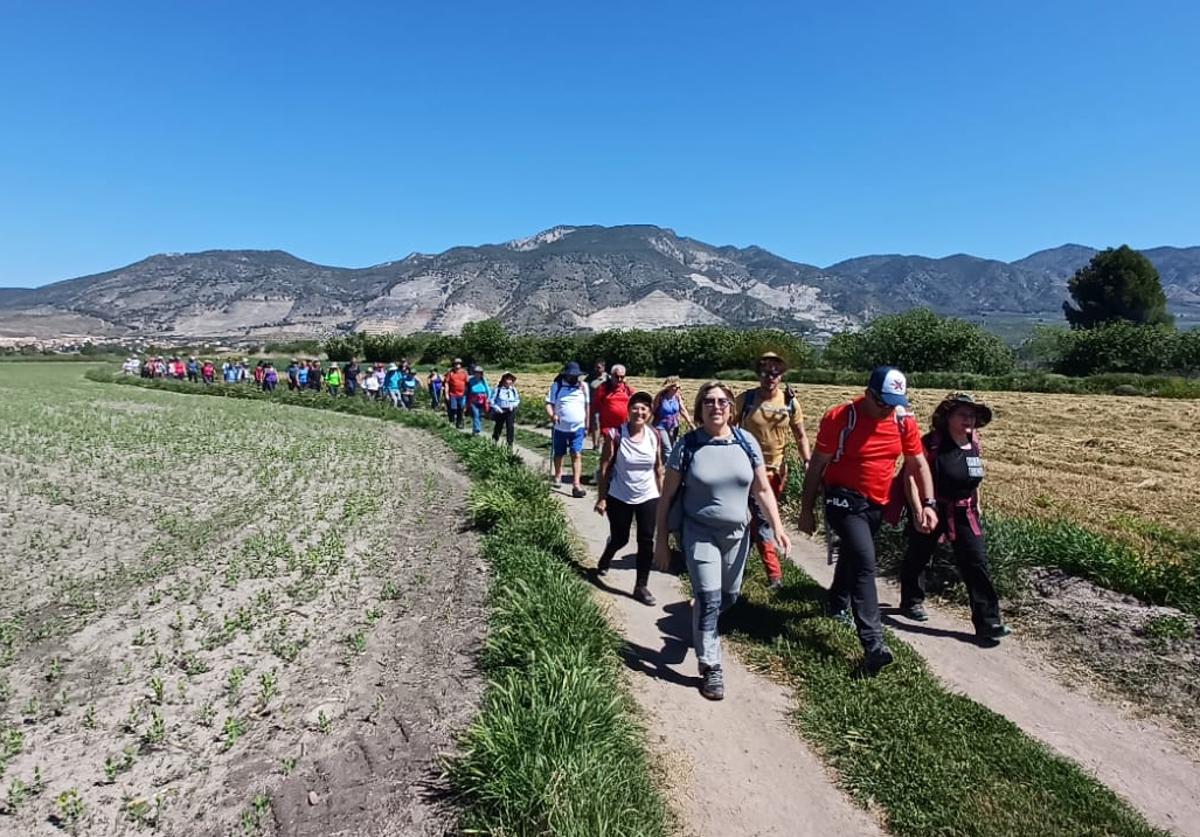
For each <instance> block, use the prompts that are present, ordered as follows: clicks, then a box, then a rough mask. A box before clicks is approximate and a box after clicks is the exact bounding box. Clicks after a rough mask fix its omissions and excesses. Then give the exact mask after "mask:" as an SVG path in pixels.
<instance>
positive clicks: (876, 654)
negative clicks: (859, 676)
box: [863, 645, 896, 674]
mask: <svg viewBox="0 0 1200 837" xmlns="http://www.w3.org/2000/svg"><path fill="white" fill-rule="evenodd" d="M895 659H896V658H895V657H894V656H892V649H890V648H888V647H887V646H886V645H881V646H879V647H878V648H876V649H875V650H874V651H868V652H867V653H866V655H865V656H864V657H863V668H865V669H866V670H867V673H868V674H878V673H879V671H880V669H882V668H883V667H884V666H889V665H891V664H892V662H893V661H894V660H895Z"/></svg>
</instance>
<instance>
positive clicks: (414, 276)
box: [0, 225, 1200, 339]
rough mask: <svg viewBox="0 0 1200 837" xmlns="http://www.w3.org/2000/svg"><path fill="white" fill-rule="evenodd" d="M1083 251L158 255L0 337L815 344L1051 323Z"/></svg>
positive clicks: (654, 240) (643, 239)
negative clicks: (621, 331) (908, 316)
mask: <svg viewBox="0 0 1200 837" xmlns="http://www.w3.org/2000/svg"><path fill="white" fill-rule="evenodd" d="M1096 252H1097V251H1096V250H1095V249H1093V248H1091V247H1084V246H1081V245H1076V244H1067V245H1063V246H1062V247H1056V248H1054V249H1050V250H1042V251H1040V252H1037V253H1034V254H1032V255H1030V256H1027V257H1025V258H1023V259H1020V260H1018V261H1015V262H1002V261H996V260H993V259H983V258H978V257H975V256H970V255H966V254H959V255H953V256H947V257H945V258H928V257H924V256H906V255H876V256H862V257H859V258H853V259H848V260H846V261H842V262H838V263H837V264H832V265H829V266H827V267H817V266H814V265H810V264H804V263H801V262H793V261H789V260H788V259H784V258H782V257H780V256H777V255H775V254H774V253H771V252H769V251H767V250H764V249H762V248H761V247H754V246H751V247H744V248H740V247H732V246H714V245H711V244H706V243H704V242H702V241H697V240H695V239H691V238H687V237H684V236H680V235H677V234H676V233H675V232H673V231H672V230H669V229H665V228H662V227H656V226H651V225H629V226H617V227H602V226H580V227H571V226H558V227H554V228H552V229H549V230H545V231H544V232H541V233H538V234H537V235H534V236H530V237H529V238H523V239H517V240H514V241H509V242H506V243H503V244H486V245H482V246H478V247H454V248H452V249H450V250H447V251H445V252H444V253H439V254H436V255H429V254H423V253H413V254H411V255H409V256H407V257H406V258H404V259H401V260H399V261H394V262H385V263H384V264H379V265H375V266H373V267H367V268H343V267H330V266H326V265H319V264H313V263H312V262H307V261H304V260H302V259H299V258H296V257H295V256H292V255H290V254H288V253H285V252H282V251H279V250H209V251H205V252H201V253H186V254H180V253H169V254H161V255H155V256H150V257H149V258H147V259H143V260H142V261H139V262H136V263H134V264H131V265H128V266H126V267H121V268H117V269H116V270H110V271H106V272H104V273H97V274H94V275H91V276H82V277H79V278H76V279H68V280H64V281H61V282H55V283H53V284H50V285H46V286H43V287H40V288H32V289H20V288H7V289H0V336H8V337H21V336H37V337H52V336H64V335H72V336H74V335H80V336H91V337H122V336H144V337H162V338H176V339H178V338H196V337H202V338H215V337H221V338H237V337H241V338H256V337H267V336H273V337H278V336H320V335H327V334H331V333H337V332H345V331H352V330H365V331H373V332H395V333H410V332H416V331H432V332H457V331H458V330H459V329H461V327H462V326H463V324H464V323H467V322H471V321H474V320H478V319H483V318H486V317H498V318H499V319H500V320H501V321H503V322H504V324H505V325H506V326H507V327H508V328H509V330H510V331H514V332H527V333H554V332H563V331H574V330H601V329H606V328H622V327H624V328H631V327H640V328H662V327H669V326H681V325H698V324H726V325H730V326H734V327H748V326H770V327H778V328H783V329H786V330H788V331H792V332H796V333H801V334H811V335H818V336H819V335H821V334H828V333H830V332H834V331H839V330H843V329H846V328H853V327H855V326H857V325H860V324H862V323H864V322H866V321H868V320H870V319H871V318H873V317H876V316H878V315H880V314H887V313H893V312H898V311H903V310H907V309H910V308H914V307H917V306H926V307H929V308H932V309H933V310H935V311H937V312H939V313H943V314H951V315H956V316H965V317H969V318H972V319H976V320H983V321H985V322H988V321H996V320H997V319H1001V320H1002V319H1006V318H1007V319H1009V320H1011V319H1018V320H1038V319H1045V320H1047V321H1050V322H1060V321H1061V320H1062V311H1061V306H1062V301H1063V300H1064V299H1065V298H1066V293H1067V292H1066V284H1067V280H1068V279H1069V278H1070V277H1071V276H1072V275H1073V274H1074V272H1075V271H1076V270H1077V269H1078V268H1080V267H1081V266H1083V265H1084V264H1086V263H1087V262H1088V260H1089V259H1090V258H1091V257H1092V256H1093V255H1094V254H1095V253H1096ZM1143 252H1144V253H1145V254H1146V256H1147V257H1148V258H1149V259H1150V260H1151V261H1152V262H1153V263H1154V264H1155V266H1156V267H1157V268H1158V270H1159V273H1160V274H1161V276H1162V282H1163V287H1164V289H1165V291H1166V293H1167V297H1168V301H1169V304H1170V306H1171V308H1172V310H1173V311H1174V312H1175V313H1176V314H1177V316H1180V317H1181V318H1182V319H1183V320H1185V321H1186V320H1188V319H1195V318H1197V317H1198V316H1200V247H1187V248H1177V247H1157V248H1153V249H1150V250H1144V251H1143Z"/></svg>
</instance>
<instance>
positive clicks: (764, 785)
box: [518, 448, 883, 837]
mask: <svg viewBox="0 0 1200 837" xmlns="http://www.w3.org/2000/svg"><path fill="white" fill-rule="evenodd" d="M518 451H519V452H520V453H521V455H522V457H523V458H524V459H525V460H526V462H527V463H529V464H530V465H531V467H534V468H538V469H540V470H542V471H544V470H545V463H546V460H545V458H543V457H539V456H538V455H537V454H534V453H531V452H529V451H527V450H524V449H520V448H518ZM564 489H565V490H564ZM569 489H570V486H556V487H555V494H556V495H557V496H558V497H559V499H560V500H561V501H562V503H563V505H564V506H565V507H566V511H567V515H568V517H569V518H570V520H571V523H572V525H573V526H574V527H575V531H576V532H577V533H578V534H579V536H580V537H581V538H582V539H583V541H584V543H585V544H586V545H587V547H588V551H589V553H590V554H591V555H592V556H594V557H595V556H599V554H600V552H601V550H602V549H603V548H604V543H605V541H606V539H607V537H608V522H607V521H606V520H605V519H604V518H602V517H600V516H599V515H597V514H596V513H595V512H594V511H593V510H592V506H593V504H594V503H595V493H594V489H589V491H588V496H587V497H584V498H583V499H579V500H576V499H574V498H572V497H571V496H570V492H569ZM632 546H633V544H632V543H631V544H630V547H631V548H627V549H626V550H625V554H623V555H620V556H618V557H617V560H616V561H614V562H613V568H612V570H611V571H610V572H609V574H608V575H607V576H606V577H605V578H604V579H603V580H604V582H605V588H606V589H607V591H608V592H609V594H610V596H609V602H610V604H611V608H610V613H611V614H612V615H613V616H614V617H615V621H617V623H618V624H617V625H616V627H617V630H618V631H620V632H621V634H622V636H623V637H624V638H625V640H626V643H627V651H626V664H627V665H628V666H629V668H630V669H631V670H633V671H634V672H636V673H637V675H635V676H633V677H631V678H630V683H631V684H632V688H633V694H634V697H636V698H637V701H638V703H639V704H640V705H641V707H642V710H643V711H644V712H645V714H646V720H647V728H648V732H649V739H650V744H651V747H652V748H653V749H654V750H655V751H656V752H657V753H659V754H660V755H661V756H662V757H663V762H664V763H665V764H666V765H667V770H668V771H669V772H670V777H669V778H670V789H669V793H670V794H671V795H672V797H673V798H672V799H671V803H672V807H673V808H674V809H675V811H676V812H677V813H678V815H679V818H680V821H681V823H682V825H683V827H684V833H685V834H687V835H695V837H710V835H716V834H737V835H745V837H756V836H757V835H776V834H777V835H789V837H802V836H803V835H810V834H811V835H827V834H839V835H845V836H846V837H850V835H878V834H882V833H883V832H882V831H881V829H880V827H879V825H878V824H877V823H876V821H875V819H874V818H873V817H872V816H871V814H870V813H868V812H867V811H864V810H862V809H861V808H858V807H856V806H855V805H854V804H853V803H852V802H851V801H850V800H849V798H848V797H847V796H846V795H845V794H844V793H843V792H842V791H841V790H840V789H839V788H838V787H837V786H836V785H835V784H834V783H833V781H832V780H831V779H830V777H829V775H828V773H827V771H826V769H825V766H824V765H823V764H822V762H821V761H820V759H819V758H818V757H817V756H816V755H815V754H814V753H813V752H812V751H811V750H810V749H808V747H807V745H806V744H805V743H804V741H803V740H802V739H801V738H800V736H799V735H798V734H797V733H796V732H795V731H794V730H792V729H791V728H790V726H789V722H788V717H787V716H788V712H789V710H790V709H791V707H792V705H793V696H792V694H791V692H790V691H789V690H788V689H786V688H784V687H782V686H779V685H776V684H774V683H772V682H770V681H769V680H767V679H765V678H763V677H761V676H759V675H757V674H754V673H753V672H750V671H748V670H747V669H746V668H745V667H744V666H742V665H741V664H740V663H739V662H738V661H737V659H736V658H734V657H733V655H732V654H727V655H726V657H725V664H724V668H725V683H726V690H727V692H728V697H727V698H726V699H725V700H724V701H723V702H720V703H713V702H710V701H707V700H705V699H704V698H702V697H701V696H700V693H699V690H698V686H699V683H700V681H699V677H698V676H697V673H696V659H695V656H694V655H691V654H689V650H690V646H691V640H690V636H691V616H690V610H689V605H688V602H687V600H686V599H684V598H683V596H682V595H681V593H680V590H679V580H678V579H677V578H675V577H674V576H671V575H666V574H663V573H652V574H651V580H650V589H651V591H652V592H653V593H654V595H655V597H656V598H657V599H658V604H657V605H656V606H654V607H646V606H645V605H643V604H641V603H639V602H637V601H635V600H634V599H633V598H631V597H630V596H629V593H630V591H632V590H633V582H634V568H633V555H632ZM638 675H644V676H638Z"/></svg>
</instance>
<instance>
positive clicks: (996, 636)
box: [975, 625, 1012, 642]
mask: <svg viewBox="0 0 1200 837" xmlns="http://www.w3.org/2000/svg"><path fill="white" fill-rule="evenodd" d="M1010 634H1012V628H1010V627H1008V625H988V626H987V627H983V628H976V629H975V636H976V637H978V638H979V639H983V640H991V641H993V642H994V641H998V640H1001V639H1003V638H1004V637H1006V636H1009V635H1010Z"/></svg>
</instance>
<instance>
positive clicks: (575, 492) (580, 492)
mask: <svg viewBox="0 0 1200 837" xmlns="http://www.w3.org/2000/svg"><path fill="white" fill-rule="evenodd" d="M571 496H572V497H575V498H576V499H578V498H580V497H586V496H587V491H585V490H584V488H583V486H582V485H577V486H575V487H574V488H572V489H571Z"/></svg>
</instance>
